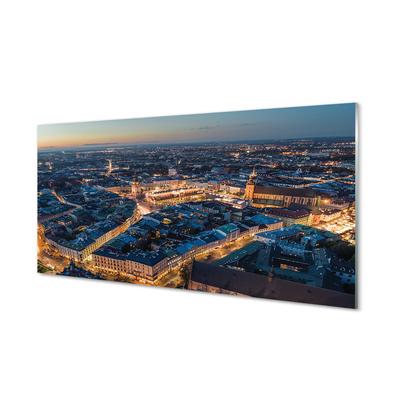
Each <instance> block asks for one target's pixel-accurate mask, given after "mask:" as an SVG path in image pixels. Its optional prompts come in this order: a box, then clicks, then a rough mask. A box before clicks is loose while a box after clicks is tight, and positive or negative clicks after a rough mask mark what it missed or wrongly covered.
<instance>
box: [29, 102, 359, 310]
mask: <svg viewBox="0 0 400 400" xmlns="http://www.w3.org/2000/svg"><path fill="white" fill-rule="evenodd" d="M354 121H355V104H345V105H333V106H318V107H300V108H292V109H280V110H258V111H243V112H236V113H216V114H203V115H193V116H177V117H163V118H148V119H138V120H121V121H104V122H96V123H86V125H85V123H81V124H62V125H61V124H60V125H43V126H39V127H38V165H37V167H38V187H37V192H38V215H37V216H38V234H37V239H38V248H37V268H38V272H40V273H46V274H54V275H64V276H72V277H81V278H89V279H100V280H109V281H116V282H126V283H135V284H140V285H151V286H161V287H168V288H176V289H182V290H196V291H203V292H211V293H223V294H231V295H238V296H249V297H259V298H266V299H276V300H285V301H294V302H302V303H311V304H321V305H329V306H338V307H347V308H355V307H356V301H355V297H356V296H355V293H356V267H355V261H356V260H355V254H356V252H355V240H356V233H355V213H356V210H355V174H356V163H355V152H356V150H355V122H354Z"/></svg>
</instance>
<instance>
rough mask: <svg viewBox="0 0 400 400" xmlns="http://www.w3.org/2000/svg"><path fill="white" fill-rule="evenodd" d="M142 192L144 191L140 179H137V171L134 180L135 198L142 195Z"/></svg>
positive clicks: (133, 191) (133, 192)
mask: <svg viewBox="0 0 400 400" xmlns="http://www.w3.org/2000/svg"><path fill="white" fill-rule="evenodd" d="M141 193H142V190H141V188H140V183H139V181H138V179H137V176H136V171H135V177H134V179H133V182H132V196H133V197H134V198H135V199H137V198H138V197H139V196H140V194H141Z"/></svg>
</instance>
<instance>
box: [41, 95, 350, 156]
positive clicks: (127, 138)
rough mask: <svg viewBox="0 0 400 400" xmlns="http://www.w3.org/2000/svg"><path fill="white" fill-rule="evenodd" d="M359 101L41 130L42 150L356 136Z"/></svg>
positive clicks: (51, 127) (124, 120)
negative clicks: (357, 102) (356, 115)
mask: <svg viewBox="0 0 400 400" xmlns="http://www.w3.org/2000/svg"><path fill="white" fill-rule="evenodd" d="M355 110H356V106H355V103H348V104H333V105H323V106H309V107H292V108H276V109H267V110H251V111H234V112H221V113H211V114H193V115H180V116H170V117H154V118H137V119H123V120H112V121H97V122H79V123H67V124H52V125H39V126H38V148H39V149H46V148H66V147H85V146H102V147H103V146H115V145H129V144H139V143H195V142H214V141H235V140H269V139H295V138H313V137H342V136H353V137H355V114H356V112H355Z"/></svg>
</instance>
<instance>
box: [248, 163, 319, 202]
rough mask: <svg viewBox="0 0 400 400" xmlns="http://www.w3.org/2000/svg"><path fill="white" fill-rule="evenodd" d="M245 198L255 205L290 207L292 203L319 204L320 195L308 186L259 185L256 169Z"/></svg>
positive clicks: (251, 176) (250, 179)
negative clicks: (298, 187)
mask: <svg viewBox="0 0 400 400" xmlns="http://www.w3.org/2000/svg"><path fill="white" fill-rule="evenodd" d="M244 198H245V200H249V201H251V202H252V204H253V207H261V208H264V207H284V208H286V207H289V205H290V204H291V203H297V204H303V205H305V206H319V203H320V197H319V196H317V194H316V192H315V190H313V189H308V188H300V189H297V188H288V187H275V186H274V187H273V186H259V185H257V174H256V172H255V170H254V171H253V173H252V174H251V175H250V178H249V180H248V182H247V184H246V190H245V196H244Z"/></svg>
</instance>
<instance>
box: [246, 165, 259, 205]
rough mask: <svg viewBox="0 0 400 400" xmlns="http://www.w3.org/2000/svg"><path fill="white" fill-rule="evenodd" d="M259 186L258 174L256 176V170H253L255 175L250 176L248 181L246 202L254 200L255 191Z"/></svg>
mask: <svg viewBox="0 0 400 400" xmlns="http://www.w3.org/2000/svg"><path fill="white" fill-rule="evenodd" d="M256 184H257V174H256V169H255V168H254V169H253V173H252V174H251V175H250V177H249V180H248V181H247V184H246V192H245V194H244V199H245V200H250V201H252V200H253V196H254V189H255V187H256Z"/></svg>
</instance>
